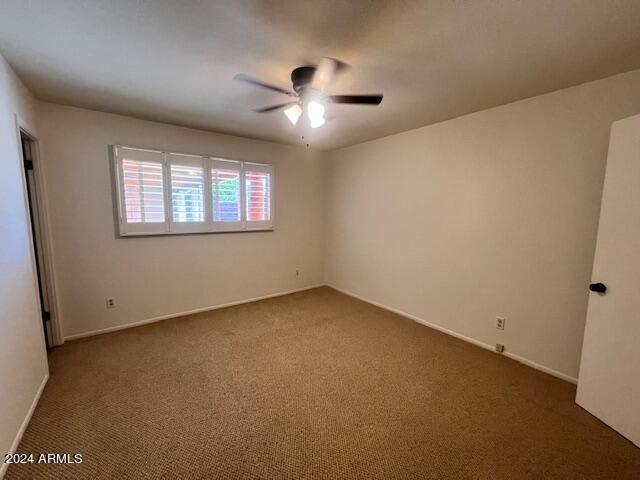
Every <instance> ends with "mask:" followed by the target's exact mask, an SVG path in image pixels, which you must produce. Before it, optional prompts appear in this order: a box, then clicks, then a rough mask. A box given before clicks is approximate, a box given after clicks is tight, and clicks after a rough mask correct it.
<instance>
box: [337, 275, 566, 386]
mask: <svg viewBox="0 0 640 480" xmlns="http://www.w3.org/2000/svg"><path fill="white" fill-rule="evenodd" d="M327 286H328V287H331V288H333V289H334V290H337V291H339V292H342V293H344V294H345V295H349V296H350V297H354V298H357V299H358V300H362V301H363V302H367V303H370V304H371V305H375V306H376V307H380V308H383V309H385V310H388V311H390V312H393V313H397V314H398V315H402V316H403V317H406V318H409V319H411V320H413V321H415V322H418V323H421V324H422V325H425V326H427V327H429V328H433V329H434V330H438V331H439V332H442V333H446V334H447V335H451V336H452V337H456V338H459V339H460V340H464V341H465V342H469V343H472V344H474V345H477V346H478V347H481V348H485V349H487V350H491V351H495V349H494V347H493V346H492V345H489V344H488V343H484V342H481V341H480V340H476V339H475V338H471V337H467V336H465V335H462V334H460V333H457V332H454V331H453V330H449V329H448V328H445V327H442V326H440V325H437V324H435V323H431V322H428V321H427V320H425V319H423V318H420V317H416V316H415V315H411V314H410V313H406V312H403V311H402V310H398V309H397V308H393V307H389V306H388V305H384V304H382V303H380V302H376V301H374V300H370V299H368V298H365V297H363V296H361V295H357V294H355V293H352V292H349V291H347V290H344V289H342V288H339V287H336V286H335V285H331V284H327ZM502 355H504V356H505V357H509V358H511V359H513V360H516V361H517V362H520V363H523V364H524V365H527V366H529V367H532V368H535V369H536V370H540V371H542V372H544V373H548V374H549V375H553V376H554V377H557V378H560V379H562V380H565V381H567V382H570V383H574V384H577V383H578V379H577V378H575V377H572V376H570V375H567V374H565V373H562V372H558V371H557V370H554V369H552V368H549V367H545V366H544V365H540V364H539V363H536V362H534V361H533V360H529V359H528V358H525V357H521V356H520V355H516V354H515V353H511V352H504V353H503V354H502Z"/></svg>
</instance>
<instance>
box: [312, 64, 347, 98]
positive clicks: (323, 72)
mask: <svg viewBox="0 0 640 480" xmlns="http://www.w3.org/2000/svg"><path fill="white" fill-rule="evenodd" d="M350 68H351V66H350V65H348V64H346V63H344V62H341V61H340V60H337V59H335V58H329V57H323V58H322V60H320V64H319V65H318V66H317V67H316V72H315V73H314V75H313V79H312V81H311V88H313V89H314V90H318V91H319V92H323V91H324V90H325V89H326V88H327V87H328V86H329V85H330V84H331V82H333V80H334V79H335V77H336V76H338V75H339V74H341V73H343V72H344V71H346V70H348V69H350Z"/></svg>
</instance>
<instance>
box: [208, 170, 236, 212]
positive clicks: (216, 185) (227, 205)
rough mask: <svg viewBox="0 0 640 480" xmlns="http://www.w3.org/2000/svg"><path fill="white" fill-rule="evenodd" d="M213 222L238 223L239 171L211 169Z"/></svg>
mask: <svg viewBox="0 0 640 480" xmlns="http://www.w3.org/2000/svg"><path fill="white" fill-rule="evenodd" d="M211 195H212V198H213V205H212V210H213V221H214V222H239V221H240V171H239V170H227V169H221V168H212V169H211Z"/></svg>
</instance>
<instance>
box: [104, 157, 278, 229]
mask: <svg viewBox="0 0 640 480" xmlns="http://www.w3.org/2000/svg"><path fill="white" fill-rule="evenodd" d="M126 150H128V151H135V154H131V155H132V156H134V157H138V156H139V158H140V161H149V162H152V163H161V165H162V182H163V183H162V188H163V191H164V222H155V223H144V222H137V223H136V222H131V223H130V222H127V221H126V218H127V217H126V215H127V212H126V203H125V192H124V172H123V168H122V160H123V159H124V156H123V155H122V151H126ZM111 154H112V155H111V156H112V171H113V184H114V185H113V198H114V201H115V203H116V205H115V209H116V216H117V221H116V223H117V234H118V236H120V237H137V236H155V235H192V234H202V233H232V232H260V231H262V232H264V231H273V230H275V216H274V203H275V202H274V177H275V175H274V170H275V169H274V167H273V165H270V164H265V163H257V162H245V161H241V160H234V159H229V158H225V157H222V156H219V155H200V154H192V153H182V152H180V153H178V152H170V151H162V150H157V149H151V148H144V147H133V146H128V145H112V146H111ZM149 159H151V160H149ZM133 160H138V158H133ZM200 162H201V163H200ZM199 163H200V164H201V165H202V168H203V175H204V204H205V210H204V214H205V217H204V221H203V222H176V221H174V217H173V196H172V190H173V189H172V179H171V165H180V164H182V165H191V166H194V165H195V166H198V164H199ZM234 166H235V167H236V168H231V167H234ZM216 167H217V168H218V169H227V170H236V169H237V171H238V178H239V189H238V195H239V210H240V220H239V221H214V219H213V200H214V199H213V191H212V170H214V169H216ZM246 171H255V172H266V173H269V175H270V177H269V213H270V218H269V220H265V221H247V220H246V218H247V212H246V198H245V196H246V195H245V194H246V192H245V182H246V180H245V172H246Z"/></svg>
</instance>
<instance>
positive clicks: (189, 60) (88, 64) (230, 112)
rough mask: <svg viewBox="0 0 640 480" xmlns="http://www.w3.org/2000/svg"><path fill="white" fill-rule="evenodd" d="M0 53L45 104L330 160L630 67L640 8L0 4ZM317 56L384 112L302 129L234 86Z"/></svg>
mask: <svg viewBox="0 0 640 480" xmlns="http://www.w3.org/2000/svg"><path fill="white" fill-rule="evenodd" d="M0 52H1V53H2V55H4V56H5V58H6V59H7V61H8V62H9V63H10V64H11V65H12V66H13V68H14V69H15V70H16V72H17V73H18V75H19V76H20V77H21V78H22V79H23V81H24V82H25V83H26V84H27V86H28V87H29V88H30V89H31V90H32V91H33V92H34V94H35V95H36V96H37V97H38V98H40V99H43V100H48V101H52V102H57V103H63V104H69V105H75V106H80V107H85V108H90V109H95V110H102V111H107V112H114V113H121V114H127V115H132V116H135V117H139V118H146V119H151V120H157V121H163V122H168V123H173V124H178V125H184V126H188V127H196V128H201V129H205V130H213V131H217V132H224V133H231V134H235V135H241V136H246V137H252V138H260V139H265V140H273V141H278V142H283V143H293V144H302V143H306V142H308V143H310V144H311V146H312V147H316V148H321V149H331V148H336V147H341V146H346V145H352V144H355V143H359V142H362V141H366V140H370V139H373V138H377V137H381V136H385V135H390V134H393V133H397V132H400V131H404V130H409V129H412V128H416V127H420V126H423V125H427V124H431V123H435V122H438V121H442V120H446V119H449V118H453V117H456V116H460V115H463V114H466V113H470V112H474V111H478V110H483V109H485V108H489V107H492V106H496V105H500V104H504V103H507V102H511V101H514V100H518V99H522V98H526V97H531V96H534V95H538V94H541V93H545V92H549V91H553V90H557V89H559V88H563V87H567V86H571V85H576V84H579V83H583V82H586V81H591V80H595V79H599V78H604V77H607V76H610V75H613V74H616V73H620V72H624V71H629V70H633V69H636V68H640V1H637V0H561V1H560V0H503V1H500V0H466V1H465V0H449V1H443V0H439V1H438V0H434V1H410V0H407V1H400V0H398V1H389V0H385V1H378V0H371V1H354V0H351V1H347V0H335V1H322V0H317V1H303V0H292V1H284V0H274V1H242V0H237V1H233V0H229V1H217V2H214V1H210V2H205V1H198V2H197V1H186V0H185V1H170V0H155V1H154V0H146V1H145V0H109V1H106V0H102V1H101V0H88V1H87V0H85V1H79V0H75V1H74V0H30V1H26V0H0ZM321 56H331V57H336V58H339V59H341V60H343V61H346V62H347V63H350V64H351V65H352V66H353V68H352V70H351V71H350V72H348V73H347V74H346V75H344V76H343V77H342V78H341V79H339V80H338V81H337V82H336V83H335V85H334V86H333V87H332V89H331V91H332V93H358V92H360V93H376V92H383V93H384V96H385V97H384V100H383V102H382V104H381V105H380V106H379V107H366V106H364V107H363V106H344V105H331V106H329V107H328V110H329V113H328V115H329V116H331V117H335V118H334V119H333V120H332V121H330V122H328V123H327V125H325V126H324V127H322V128H319V129H316V130H310V129H306V128H307V127H304V126H302V125H301V123H306V122H300V123H299V125H298V126H297V127H293V126H291V125H290V124H289V123H288V122H287V120H286V118H285V116H284V115H283V114H282V113H279V112H276V113H272V114H268V115H259V114H256V113H253V112H252V111H251V109H252V108H256V107H261V106H267V105H270V104H273V103H279V102H281V101H286V100H287V99H288V97H286V96H284V95H280V94H277V93H271V92H269V91H263V90H260V89H257V88H253V87H251V86H248V85H244V84H242V83H238V82H233V81H232V80H231V79H232V77H233V75H234V74H235V73H238V72H243V73H246V74H249V75H252V76H256V77H258V78H261V79H263V80H265V81H268V82H272V83H275V84H278V85H281V86H283V87H289V86H290V83H289V72H290V71H291V70H292V69H293V68H295V67H296V66H299V65H303V64H306V63H308V62H312V61H313V60H314V59H317V58H318V57H321ZM302 135H306V140H305V141H304V142H303V141H302V139H301V136H302Z"/></svg>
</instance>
